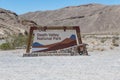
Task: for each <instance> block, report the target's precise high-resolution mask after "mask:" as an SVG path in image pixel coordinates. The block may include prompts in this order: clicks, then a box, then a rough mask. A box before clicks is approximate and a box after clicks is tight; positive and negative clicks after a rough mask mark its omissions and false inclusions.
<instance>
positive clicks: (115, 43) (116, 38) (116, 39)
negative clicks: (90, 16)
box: [112, 36, 119, 47]
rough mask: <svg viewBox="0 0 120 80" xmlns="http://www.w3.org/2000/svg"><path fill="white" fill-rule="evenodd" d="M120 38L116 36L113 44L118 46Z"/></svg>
mask: <svg viewBox="0 0 120 80" xmlns="http://www.w3.org/2000/svg"><path fill="white" fill-rule="evenodd" d="M118 40H119V37H118V36H114V37H113V39H112V45H113V46H115V47H118V46H119V43H118Z"/></svg>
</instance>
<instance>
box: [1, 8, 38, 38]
mask: <svg viewBox="0 0 120 80" xmlns="http://www.w3.org/2000/svg"><path fill="white" fill-rule="evenodd" d="M29 25H36V23H35V22H33V21H30V20H25V19H20V18H19V16H18V15H17V14H16V13H14V12H11V11H9V10H5V9H1V8H0V39H1V38H5V37H7V36H9V35H13V34H20V33H22V34H24V33H25V31H26V30H28V27H29Z"/></svg>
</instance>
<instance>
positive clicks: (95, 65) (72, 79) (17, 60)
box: [0, 47, 120, 80]
mask: <svg viewBox="0 0 120 80" xmlns="http://www.w3.org/2000/svg"><path fill="white" fill-rule="evenodd" d="M24 52H25V51H24V50H11V51H0V80H120V48H119V47H118V48H115V49H114V50H107V51H102V52H98V51H95V52H89V54H90V56H42V57H22V55H23V53H24Z"/></svg>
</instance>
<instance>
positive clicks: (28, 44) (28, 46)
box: [26, 27, 33, 53]
mask: <svg viewBox="0 0 120 80" xmlns="http://www.w3.org/2000/svg"><path fill="white" fill-rule="evenodd" d="M32 35H33V27H30V31H29V36H28V43H27V49H26V53H30V46H31V42H32Z"/></svg>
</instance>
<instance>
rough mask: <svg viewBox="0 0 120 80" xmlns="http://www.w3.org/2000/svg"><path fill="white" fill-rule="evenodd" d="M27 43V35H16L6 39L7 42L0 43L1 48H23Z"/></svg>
mask: <svg viewBox="0 0 120 80" xmlns="http://www.w3.org/2000/svg"><path fill="white" fill-rule="evenodd" d="M26 43H27V36H25V35H18V36H16V35H14V36H10V37H9V38H7V39H6V43H3V44H1V45H0V49H1V50H10V49H16V48H18V47H19V48H23V47H24V46H25V45H26Z"/></svg>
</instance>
